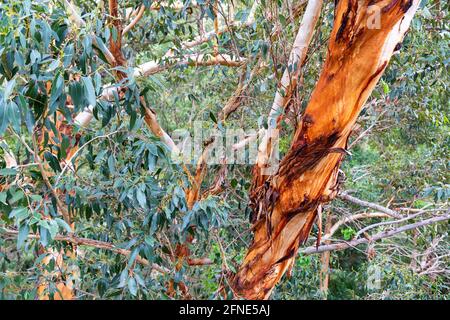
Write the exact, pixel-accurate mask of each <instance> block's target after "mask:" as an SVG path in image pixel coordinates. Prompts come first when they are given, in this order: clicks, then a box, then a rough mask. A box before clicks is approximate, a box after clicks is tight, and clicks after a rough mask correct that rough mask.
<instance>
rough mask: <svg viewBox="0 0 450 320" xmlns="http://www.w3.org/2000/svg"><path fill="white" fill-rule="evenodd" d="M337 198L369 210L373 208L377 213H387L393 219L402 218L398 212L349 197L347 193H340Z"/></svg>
mask: <svg viewBox="0 0 450 320" xmlns="http://www.w3.org/2000/svg"><path fill="white" fill-rule="evenodd" d="M337 197H338V198H341V199H343V200H346V201H349V202H352V203H354V204H357V205H359V206H362V207H367V208H371V209H374V210H377V211H381V212H383V213H386V214H387V215H389V216H391V217H393V218H397V219H398V218H401V217H402V216H401V215H400V214H398V213H397V212H395V211H394V210H392V209H389V208H386V207H383V206H380V205H379V204H376V203H372V202H368V201H364V200H361V199H358V198H355V197H353V196H351V195H349V194H347V193H345V192H340V193H339V194H338V195H337Z"/></svg>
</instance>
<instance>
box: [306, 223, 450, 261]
mask: <svg viewBox="0 0 450 320" xmlns="http://www.w3.org/2000/svg"><path fill="white" fill-rule="evenodd" d="M449 219H450V214H445V215H441V216H436V217H433V218H430V219H426V220H422V221H419V222H416V223H412V224H408V225H405V226H402V227H399V228H397V229H394V230H390V231H382V232H379V233H377V234H375V235H373V236H370V237H369V239H367V238H360V239H355V240H352V241H348V242H342V243H334V244H329V245H322V246H319V247H317V248H316V246H310V247H307V248H305V249H303V250H300V253H302V254H305V255H308V254H313V253H321V252H326V251H341V250H345V249H347V248H350V247H356V246H358V245H361V244H368V243H370V242H374V241H378V240H381V239H385V238H389V237H392V236H395V235H396V234H399V233H402V232H406V231H409V230H412V229H416V228H419V227H424V226H427V225H430V224H433V223H437V222H441V221H445V220H449Z"/></svg>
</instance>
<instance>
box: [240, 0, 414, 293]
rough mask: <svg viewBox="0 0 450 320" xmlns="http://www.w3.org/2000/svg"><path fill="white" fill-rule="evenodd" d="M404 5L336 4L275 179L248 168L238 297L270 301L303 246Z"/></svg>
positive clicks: (370, 0)
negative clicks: (312, 84) (250, 232)
mask: <svg viewBox="0 0 450 320" xmlns="http://www.w3.org/2000/svg"><path fill="white" fill-rule="evenodd" d="M412 4H413V1H412V0H383V1H375V0H366V1H357V0H341V1H339V2H338V4H337V7H336V9H335V20H334V27H333V30H332V33H331V37H330V42H329V47H328V56H327V59H326V62H325V64H324V67H323V70H322V73H321V75H320V78H319V80H318V83H317V86H316V88H315V90H314V92H313V94H312V96H311V101H310V102H309V105H308V107H307V108H306V110H305V113H304V115H303V118H302V122H301V124H300V126H299V128H298V129H297V131H296V133H295V135H294V139H293V142H292V144H291V147H290V149H289V151H288V153H287V154H286V156H285V157H284V158H283V160H282V161H281V163H280V166H279V169H278V172H277V173H276V174H275V175H273V176H270V177H264V176H261V175H259V172H260V168H258V167H256V168H255V174H256V175H255V176H256V178H255V180H254V182H253V186H252V190H251V192H250V200H251V206H252V209H253V214H252V222H253V223H254V230H255V231H254V240H253V243H252V245H251V247H250V249H249V250H248V253H247V255H246V257H245V259H244V262H243V264H242V266H241V268H240V270H239V271H238V272H237V274H236V275H235V277H234V279H233V286H234V290H235V292H236V293H237V294H238V295H240V296H241V297H244V298H247V299H266V298H268V297H269V296H270V293H271V292H272V290H273V288H274V286H275V285H276V284H277V283H278V281H279V280H280V278H281V277H282V275H283V274H284V273H285V272H286V270H287V269H288V268H289V267H290V266H292V263H293V262H294V257H295V255H296V253H297V250H298V247H299V246H300V245H301V244H302V243H303V242H305V241H306V239H307V237H308V235H309V233H310V230H311V228H312V225H313V223H314V221H315V219H316V214H317V207H318V206H319V205H320V204H322V203H324V202H327V201H329V200H331V199H332V198H333V197H334V195H335V194H336V192H337V183H336V180H337V179H336V178H337V172H338V168H339V165H340V163H341V161H342V159H343V157H344V155H345V153H346V151H345V149H346V146H347V140H348V137H349V135H350V132H351V129H352V127H353V124H354V123H355V120H356V117H357V116H358V114H359V112H360V110H361V107H362V106H363V104H364V103H365V101H366V100H367V98H368V96H369V95H370V93H371V91H372V89H373V88H374V86H375V84H376V83H377V81H378V79H379V78H380V76H381V75H382V73H383V71H384V69H385V68H386V65H387V63H388V60H389V58H390V56H391V55H392V50H393V48H392V49H391V45H388V44H389V43H390V42H391V40H392V39H397V38H396V37H395V36H394V33H396V32H397V31H396V29H397V27H398V26H399V24H401V21H400V20H401V19H402V17H404V15H405V13H406V12H407V11H408V9H409V8H410V7H411V5H412ZM414 4H415V2H414ZM375 6H377V7H378V8H380V10H379V14H380V15H381V20H380V22H381V23H380V26H379V27H380V28H378V29H377V28H373V29H370V28H368V25H367V22H368V21H369V20H370V19H371V17H372V16H373V11H371V10H372V9H373V8H374V7H375ZM394 26H395V30H394ZM398 29H399V30H400V28H398ZM398 32H400V31H398ZM403 32H404V31H403ZM400 39H401V38H400Z"/></svg>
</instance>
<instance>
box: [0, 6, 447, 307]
mask: <svg viewBox="0 0 450 320" xmlns="http://www.w3.org/2000/svg"><path fill="white" fill-rule="evenodd" d="M197 2H198V3H199V7H198V8H191V6H190V4H189V3H190V1H184V4H185V7H184V8H183V9H182V10H173V9H171V8H167V7H164V6H162V7H161V8H160V9H159V10H152V11H151V12H150V11H149V12H146V14H145V15H144V17H143V18H142V20H141V21H140V22H139V23H138V25H137V26H136V27H135V28H133V29H132V30H131V31H130V32H129V34H127V36H126V39H124V46H123V52H124V55H125V58H126V60H127V67H120V68H113V67H111V66H110V65H109V64H108V61H107V59H106V56H107V54H108V52H107V50H108V49H107V48H108V44H109V40H110V38H111V37H112V38H116V37H117V30H115V29H114V28H111V26H110V24H109V22H108V19H107V16H108V15H107V14H105V11H104V10H105V9H104V8H103V6H102V3H103V2H102V1H100V2H95V1H83V0H80V1H74V3H75V4H76V5H78V6H79V8H80V14H81V16H82V18H83V19H84V20H85V21H86V26H84V27H74V25H73V22H72V21H71V20H70V19H69V16H68V13H67V11H66V10H67V7H66V6H64V4H63V2H62V1H51V0H41V1H37V0H36V1H31V0H24V1H19V0H6V1H2V3H0V84H1V86H0V150H1V151H0V298H1V299H35V298H36V296H37V287H38V284H39V283H42V282H43V281H44V282H45V281H47V282H49V283H50V286H49V287H48V289H47V290H48V292H49V293H50V296H54V295H55V294H56V293H57V289H56V287H55V284H56V283H57V281H61V279H64V280H67V281H68V280H71V281H73V283H74V286H75V288H76V290H75V295H76V297H77V298H80V299H93V298H95V299H97V298H103V299H167V298H172V297H169V296H168V295H167V291H166V289H167V284H168V282H169V281H173V282H174V284H175V294H174V295H173V297H174V298H180V297H182V296H183V294H182V292H181V291H182V290H181V288H180V287H181V286H180V284H181V283H184V284H186V285H187V287H188V288H189V294H190V295H191V297H193V298H199V299H202V298H210V299H221V298H223V296H222V295H221V292H220V289H221V288H222V287H225V288H228V287H227V282H226V281H227V279H226V277H225V276H224V274H223V265H227V266H228V267H229V268H230V269H231V271H236V268H237V266H238V265H239V263H240V262H241V261H242V259H243V257H244V255H245V250H246V248H248V246H249V243H250V241H251V233H250V232H249V227H250V224H249V222H248V215H249V208H248V203H247V202H248V195H247V193H248V189H249V187H250V182H251V178H252V166H251V165H242V166H237V165H230V166H228V173H227V177H226V178H227V179H226V180H227V188H226V190H225V191H224V192H223V193H221V194H220V195H218V196H208V197H206V198H203V199H201V200H200V201H198V202H196V203H195V205H194V206H193V207H192V208H191V209H190V208H188V206H187V199H186V197H187V195H186V193H185V191H184V190H186V188H187V187H188V186H189V183H190V182H189V179H188V177H187V176H186V174H185V169H184V168H183V167H182V166H181V165H179V164H175V163H174V162H172V161H171V160H170V159H171V154H170V151H169V150H168V148H167V147H166V145H164V144H163V143H162V142H161V141H160V140H159V139H158V138H157V137H155V136H153V135H152V133H151V132H150V131H149V130H148V129H147V127H146V126H145V123H144V117H143V116H144V106H143V104H142V102H141V99H140V97H143V98H144V100H145V102H146V104H147V105H149V106H151V108H152V109H153V110H155V112H156V114H157V115H158V119H159V122H160V124H161V125H162V127H163V128H164V129H166V131H168V132H171V131H173V130H175V129H181V128H184V129H187V130H192V124H193V122H194V121H196V120H202V121H203V123H204V127H205V128H213V127H215V126H217V127H218V128H219V130H224V129H226V128H243V129H244V130H245V129H250V128H251V129H258V128H260V127H262V126H263V123H265V122H266V116H267V114H268V111H269V108H270V106H271V105H272V101H273V96H274V93H275V90H276V87H277V79H278V78H279V77H280V75H281V74H282V72H283V70H284V66H285V65H286V59H287V56H288V52H289V48H290V44H291V43H292V39H293V36H294V34H295V32H296V29H297V27H298V22H297V21H298V19H297V20H295V19H294V23H291V22H289V21H290V20H289V19H290V12H289V10H288V8H287V7H286V6H285V5H283V2H282V1H279V2H274V3H268V2H267V1H263V5H264V8H266V9H267V8H269V9H271V10H269V11H270V13H271V14H274V17H272V18H269V17H268V16H267V12H263V10H262V9H261V8H260V9H258V11H257V19H256V22H255V23H253V24H252V25H251V26H250V27H249V28H233V32H229V33H223V34H221V35H220V36H218V37H217V38H214V39H211V40H210V41H208V42H205V43H203V44H202V45H201V46H199V47H198V48H196V49H195V51H194V49H186V48H185V47H183V46H182V43H183V42H185V41H188V40H192V39H194V38H195V37H196V36H197V35H198V29H197V28H198V25H197V20H198V17H199V16H202V17H204V18H205V19H203V21H204V23H205V27H206V29H207V30H210V29H212V20H213V18H214V13H213V10H212V9H211V7H210V3H209V2H205V1H197ZM228 2H229V1H221V4H223V5H225V4H227V3H228ZM141 3H142V2H141V1H119V5H120V6H121V7H127V8H132V7H133V8H136V7H137V6H138V5H140V4H141ZM143 3H144V4H145V5H146V6H147V7H148V6H149V5H150V4H151V1H144V2H143ZM233 3H235V5H236V7H235V17H234V18H235V20H236V21H240V22H244V21H245V20H246V18H247V17H248V14H249V8H250V6H251V3H249V2H247V1H238V2H236V1H234V2H233ZM333 8H334V6H333V3H332V2H331V1H329V2H326V4H325V8H324V10H323V12H322V16H321V18H320V19H321V20H320V21H321V22H320V25H319V26H318V28H317V31H316V32H315V35H314V38H313V41H312V45H311V50H310V54H309V56H308V59H307V61H306V63H305V65H304V66H303V70H304V73H303V78H302V85H303V86H302V87H301V89H300V90H299V91H298V92H296V95H295V102H294V103H293V104H294V106H293V109H295V110H294V111H295V112H294V111H292V114H291V112H290V113H289V114H287V116H286V119H285V120H289V121H285V122H283V124H282V130H281V140H280V151H281V154H284V153H285V152H287V150H288V148H289V145H290V141H291V137H292V132H293V130H294V129H295V125H296V124H297V120H298V117H297V116H298V113H300V112H301V111H302V110H303V109H304V108H305V106H306V104H307V102H308V100H309V96H310V94H311V92H312V90H313V88H314V86H315V83H316V81H317V78H318V74H319V72H320V69H321V66H322V63H323V60H324V58H325V56H326V45H325V44H326V41H327V39H328V36H329V32H330V30H331V27H332V20H333ZM275 9H276V10H275ZM274 12H276V15H275V13H274ZM264 14H266V15H264ZM447 16H448V4H444V3H441V2H434V1H429V2H427V1H423V3H422V9H421V10H419V12H418V14H417V17H416V19H415V20H414V21H413V24H412V28H411V30H410V32H409V34H408V35H407V37H406V38H405V41H404V43H403V48H402V49H401V51H400V53H399V54H397V55H395V56H394V58H393V59H392V61H391V63H390V65H389V67H388V69H387V71H386V73H385V74H384V76H383V79H382V81H381V82H380V84H379V85H378V86H377V88H376V90H375V91H374V93H373V95H372V97H371V98H370V100H369V102H368V103H367V105H366V107H365V109H364V110H363V112H362V114H361V117H360V118H359V121H358V126H359V129H358V127H357V128H355V133H354V135H353V136H352V138H351V140H350V143H352V142H353V141H354V139H356V137H358V136H359V134H361V133H363V132H364V130H366V129H368V131H367V132H366V133H365V134H364V136H362V137H361V139H359V140H358V142H357V143H356V144H355V145H354V146H352V148H351V149H350V151H351V153H352V155H351V156H349V157H347V158H346V160H345V161H344V163H343V168H342V169H343V171H344V172H345V176H346V178H345V180H344V182H343V185H342V186H341V188H345V189H347V190H350V191H354V192H355V194H356V195H358V196H359V197H361V198H362V199H366V200H367V201H373V202H377V203H380V204H383V205H386V204H390V205H391V206H393V207H412V208H415V209H419V208H428V209H437V208H441V209H442V208H445V207H447V208H448V201H449V196H450V186H449V170H448V169H449V168H448V167H449V165H450V162H449V160H448V159H449V148H448V146H449V145H450V143H449V142H450V140H449V139H450V136H449V128H448V126H449V115H448V110H449V101H450V99H449V95H448V66H449V58H448V57H449V49H448V36H449V33H448V22H447V21H448V20H446V17H447ZM278 23H279V24H280V25H278ZM280 26H281V28H282V32H281V33H279V34H277V33H274V30H277V28H276V27H280ZM215 41H217V42H218V46H219V50H220V53H226V54H232V55H237V54H239V55H240V56H243V57H246V58H247V60H248V61H247V64H246V65H245V67H242V68H239V69H238V68H227V67H223V66H210V67H192V66H186V65H174V66H173V67H171V68H167V70H165V71H163V72H161V73H158V74H155V75H152V76H149V77H144V78H135V77H134V76H133V75H132V70H131V67H132V66H136V65H139V64H141V63H144V62H147V61H150V60H157V61H158V62H160V63H161V64H164V63H168V61H170V59H169V60H168V61H165V60H164V59H162V58H161V57H163V56H164V54H165V53H166V52H167V50H168V49H171V48H172V49H173V50H172V57H171V59H174V60H175V59H177V58H180V57H183V56H184V55H186V54H192V53H193V52H195V53H211V52H212V50H213V47H214V44H215ZM260 62H264V64H265V65H266V67H265V68H262V70H260V71H259V72H258V73H257V74H256V75H255V76H253V77H252V78H251V77H250V74H251V73H252V70H254V68H255V66H256V65H257V64H258V63H260ZM116 71H122V72H124V73H125V74H127V77H126V78H125V79H123V80H121V81H119V80H117V79H116V78H115V77H114V73H115V72H116ZM246 81H248V82H249V83H250V85H249V89H248V90H247V92H245V94H244V97H243V101H242V106H241V108H239V109H238V110H237V111H236V112H234V113H233V114H232V115H231V116H230V117H229V119H227V120H226V121H220V120H218V119H219V116H218V113H219V112H220V110H221V109H222V107H223V105H224V104H225V103H226V102H227V100H228V98H229V97H230V96H231V95H232V94H233V92H234V91H235V89H236V86H237V85H238V83H240V82H243V83H246ZM119 87H121V88H123V92H124V93H123V94H121V95H119V94H118V93H117V91H114V97H113V98H112V99H109V100H107V99H104V97H103V96H102V94H103V93H104V91H105V90H106V89H112V88H119ZM67 101H70V106H69V103H66V102H67ZM89 106H91V107H92V108H93V116H94V120H93V121H92V123H91V125H90V126H89V127H87V128H83V127H80V126H78V125H77V124H76V123H75V122H74V119H75V117H76V115H78V114H80V112H82V111H83V110H85V108H87V107H89ZM61 123H63V125H64V126H66V127H71V128H72V131H71V132H67V131H65V130H64V128H65V127H64V126H63V127H61V126H60V124H61ZM19 138H20V139H19ZM37 138H40V140H39V139H37ZM37 140H38V141H37ZM38 144H39V145H40V146H41V149H39V150H40V152H38V153H39V154H38V157H39V159H42V161H43V165H44V166H45V170H46V172H47V174H48V175H49V177H48V179H49V183H47V182H46V181H45V177H43V175H42V171H41V169H40V167H39V164H38V163H37V162H36V157H35V155H34V153H36V150H37V147H38ZM77 147H79V148H78V149H77V151H76V153H75V154H73V153H71V151H73V150H74V148H77ZM7 154H11V155H13V156H14V158H15V159H16V160H17V162H18V164H19V166H16V167H12V168H7V167H6V161H5V159H6V157H5V156H6V155H7ZM69 155H71V157H70V159H68V156H69ZM69 160H70V161H69ZM188 169H191V170H192V171H194V170H195V168H194V167H193V166H189V168H188ZM219 169H220V168H217V167H212V166H211V167H209V168H208V175H207V176H206V177H205V180H204V182H203V184H202V188H203V189H205V188H207V187H208V186H209V185H210V184H211V183H212V181H213V180H214V178H215V177H216V175H217V173H218V170H219ZM55 190H57V192H58V194H60V195H63V196H61V200H62V202H63V205H64V206H66V207H67V208H68V211H69V213H70V216H71V217H72V218H73V222H74V225H69V224H68V223H67V222H66V221H65V220H64V219H63V215H62V212H61V208H59V207H58V203H57V201H56V199H55V194H54V192H55ZM364 210H365V209H361V208H360V207H358V206H355V205H351V204H348V203H345V202H343V201H339V200H337V201H334V202H332V203H331V204H330V205H328V206H327V207H326V208H325V210H324V212H326V213H332V214H334V215H335V216H336V218H342V217H343V216H345V215H348V214H351V213H359V212H363V211H364ZM380 221H381V220H380V219H372V220H371V221H370V222H374V223H375V222H380ZM366 222H367V221H366ZM362 226H363V224H361V223H354V224H346V225H344V226H342V227H341V229H339V231H338V232H337V233H336V234H335V235H334V237H336V238H337V239H335V240H337V241H350V240H351V239H352V238H353V237H354V236H355V234H356V232H357V230H359V229H360V228H359V227H362ZM383 228H384V227H380V228H377V229H376V230H385V229H383ZM11 229H14V230H15V231H17V234H15V235H14V237H11V236H6V231H7V230H11ZM72 232H73V233H74V234H75V235H76V236H77V237H81V238H88V239H92V240H97V241H101V242H102V243H109V244H113V245H114V247H115V248H116V249H119V250H128V251H129V252H130V254H129V255H123V254H118V253H117V251H114V250H105V249H103V248H99V247H95V246H83V245H79V246H77V247H76V248H74V246H73V245H72V244H69V243H68V242H66V241H58V240H57V239H56V238H57V237H58V236H67V235H70V234H72ZM317 232H318V230H317V228H314V230H313V232H312V235H311V239H310V241H309V242H308V243H307V244H305V245H306V246H307V245H314V244H315V239H314V237H316V235H317ZM32 234H33V235H36V234H39V238H36V237H30V235H32ZM189 236H193V237H194V238H195V241H194V242H192V243H190V244H189V249H190V251H191V256H192V257H205V258H209V259H210V260H211V261H212V264H211V265H207V266H199V267H192V266H188V264H187V262H186V261H184V262H183V263H182V265H181V267H180V268H175V267H174V265H175V263H174V261H173V259H172V255H173V251H174V250H175V248H176V247H177V245H179V244H183V243H185V242H186V238H188V237H189ZM439 237H442V239H441V240H440V241H439V243H438V244H437V245H436V246H437V247H438V248H439V250H444V251H445V250H447V251H446V252H447V253H448V245H449V239H448V225H446V224H445V223H443V224H440V225H439V226H428V227H426V228H423V229H421V230H420V233H418V234H413V233H412V232H410V233H408V234H407V237H406V238H405V237H398V238H393V239H390V240H386V241H383V242H381V243H379V244H374V247H373V248H369V247H367V246H360V247H358V248H355V249H351V250H347V251H343V252H333V253H332V254H331V263H330V282H329V290H328V293H327V294H326V296H327V297H328V298H329V299H378V298H384V299H399V298H411V299H442V298H448V295H449V277H448V273H441V274H431V275H430V274H427V273H424V272H423V270H420V268H418V267H415V268H416V269H414V268H413V266H414V263H413V257H414V254H417V253H420V252H424V251H426V250H427V248H428V247H429V245H430V243H432V242H433V240H434V239H436V238H439ZM389 248H391V249H389ZM392 248H393V249H392ZM399 248H400V249H399ZM75 249H76V250H77V255H76V257H73V256H70V255H68V254H63V255H62V257H63V259H64V261H63V263H64V265H65V268H64V270H60V269H59V267H58V263H59V262H58V261H57V259H56V258H55V257H51V254H50V252H64V251H65V252H70V251H72V250H75ZM369 249H374V251H375V255H374V256H373V257H372V255H369V254H368V250H369ZM444 255H445V252H444ZM49 257H50V259H49V262H48V263H42V261H43V260H44V259H46V258H49ZM141 259H146V261H148V264H149V265H151V264H157V265H159V266H161V267H163V268H166V269H167V271H166V272H164V273H159V272H157V271H156V270H153V269H152V268H150V267H149V266H148V265H146V264H143V263H141V262H140V260H141ZM445 259H447V260H444V263H447V265H448V257H447V258H445ZM372 265H376V266H381V268H382V281H381V288H380V289H379V290H370V289H369V288H367V285H366V284H367V277H368V275H367V270H368V268H369V267H370V266H372ZM320 270H321V256H320V255H310V256H304V255H301V254H300V255H299V257H298V258H297V259H296V262H295V265H294V266H293V269H292V276H291V277H290V278H284V279H283V280H282V282H281V283H280V285H279V286H278V287H277V288H276V289H275V291H274V294H273V298H274V299H322V298H324V297H325V293H324V292H321V291H320ZM447 272H448V270H447ZM226 294H228V295H229V297H231V292H230V291H229V290H228V291H227V292H226Z"/></svg>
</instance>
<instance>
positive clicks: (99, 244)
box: [0, 228, 170, 274]
mask: <svg viewBox="0 0 450 320" xmlns="http://www.w3.org/2000/svg"><path fill="white" fill-rule="evenodd" d="M0 234H1V235H4V236H11V237H13V236H17V235H18V234H19V232H18V231H16V230H12V229H6V228H0ZM28 239H40V236H39V235H37V234H29V235H28ZM53 240H56V241H65V242H69V243H72V244H75V245H78V246H87V247H93V248H97V249H104V250H109V251H112V252H114V253H118V254H121V255H123V256H126V257H128V256H129V255H130V254H131V251H130V250H126V249H122V248H118V247H116V246H115V245H113V244H112V243H109V242H104V241H98V240H92V239H88V238H79V237H76V236H74V235H68V236H63V235H56V236H55V237H54V239H53ZM136 261H137V262H138V263H140V264H143V265H145V266H149V267H151V268H152V269H154V270H156V271H158V272H160V273H163V274H166V273H170V270H169V269H167V268H164V267H162V266H160V265H158V264H156V263H150V262H148V260H146V259H144V258H142V257H140V256H137V257H136Z"/></svg>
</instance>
